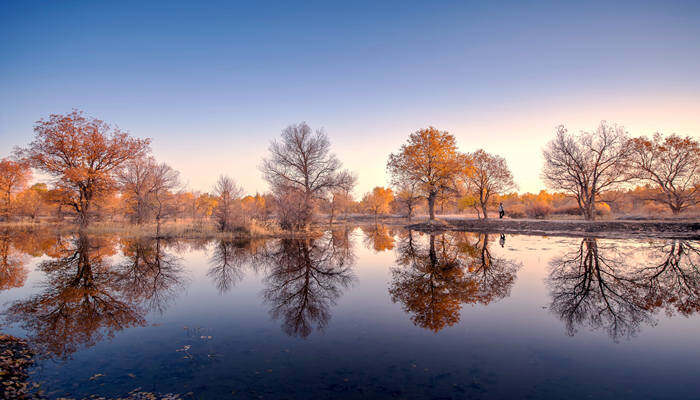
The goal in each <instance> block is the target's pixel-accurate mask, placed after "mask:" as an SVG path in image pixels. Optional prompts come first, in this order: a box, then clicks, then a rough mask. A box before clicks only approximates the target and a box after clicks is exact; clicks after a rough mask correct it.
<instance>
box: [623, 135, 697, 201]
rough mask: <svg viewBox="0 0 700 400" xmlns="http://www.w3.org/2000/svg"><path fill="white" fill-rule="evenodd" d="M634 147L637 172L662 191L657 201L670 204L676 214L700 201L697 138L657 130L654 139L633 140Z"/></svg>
mask: <svg viewBox="0 0 700 400" xmlns="http://www.w3.org/2000/svg"><path fill="white" fill-rule="evenodd" d="M630 148H631V149H632V157H631V159H630V166H631V168H633V169H634V171H635V175H636V176H637V177H638V178H639V179H641V180H643V181H646V182H651V183H653V184H655V185H656V186H657V187H658V188H659V190H660V191H661V193H660V195H659V196H656V197H654V199H653V200H656V201H658V202H660V203H662V204H666V205H667V206H668V207H669V208H670V209H671V212H673V213H674V214H679V213H680V212H682V211H683V210H685V209H687V208H688V207H692V206H694V205H696V204H698V203H700V196H698V189H699V188H700V144H698V141H697V140H695V139H693V138H691V137H689V136H686V137H680V136H676V135H671V136H668V137H666V138H664V137H663V136H662V135H661V134H660V133H656V134H655V135H654V137H653V138H652V139H651V140H650V139H648V138H647V137H644V136H642V137H638V138H634V139H632V140H630Z"/></svg>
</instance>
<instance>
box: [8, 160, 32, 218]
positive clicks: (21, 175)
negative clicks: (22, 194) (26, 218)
mask: <svg viewBox="0 0 700 400" xmlns="http://www.w3.org/2000/svg"><path fill="white" fill-rule="evenodd" d="M31 177H32V171H31V170H30V169H29V166H28V165H27V164H26V163H23V162H19V161H13V160H10V159H7V158H3V159H2V160H0V195H2V199H3V217H4V218H5V220H7V219H9V218H10V213H11V209H12V207H11V206H12V204H11V202H12V194H13V193H16V192H18V191H20V190H22V189H23V188H24V186H25V185H26V184H27V182H29V180H30V179H31Z"/></svg>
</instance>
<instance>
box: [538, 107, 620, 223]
mask: <svg viewBox="0 0 700 400" xmlns="http://www.w3.org/2000/svg"><path fill="white" fill-rule="evenodd" d="M627 140H628V139H627V133H626V132H625V130H624V128H623V127H621V126H617V125H609V124H607V123H606V122H605V121H603V122H601V123H600V125H599V126H598V128H597V129H596V130H595V131H594V132H581V133H580V134H578V135H572V134H570V133H568V131H567V129H566V128H565V127H564V126H563V125H560V126H558V127H557V132H556V137H555V138H554V140H552V141H551V142H549V143H548V144H547V146H546V147H545V148H544V150H543V152H542V154H543V156H544V160H545V163H544V168H543V170H542V178H543V179H544V181H545V183H546V184H547V186H548V187H550V188H552V189H556V190H562V191H565V192H567V193H569V194H571V195H573V196H574V197H575V198H576V201H577V203H578V208H579V210H580V212H581V214H583V216H584V217H585V218H586V219H587V220H593V219H595V204H596V202H598V201H599V200H600V199H599V197H600V195H601V193H603V192H604V191H605V190H610V189H614V188H616V187H618V186H619V185H620V184H622V183H623V182H627V181H629V179H630V178H631V176H630V175H629V174H628V171H627V160H628V158H629V156H630V147H629V146H628V144H627Z"/></svg>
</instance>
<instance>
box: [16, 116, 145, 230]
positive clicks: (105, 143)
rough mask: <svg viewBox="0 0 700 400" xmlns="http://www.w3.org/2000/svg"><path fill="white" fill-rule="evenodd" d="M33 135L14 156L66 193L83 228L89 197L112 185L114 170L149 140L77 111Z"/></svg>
mask: <svg viewBox="0 0 700 400" xmlns="http://www.w3.org/2000/svg"><path fill="white" fill-rule="evenodd" d="M34 133H35V137H34V141H33V142H31V143H30V144H29V146H27V147H26V148H23V149H19V151H18V154H19V155H20V156H22V157H25V158H26V159H27V160H28V161H29V163H30V165H31V166H32V167H34V168H37V169H39V170H41V171H43V172H45V173H47V174H49V175H51V176H53V177H54V178H55V185H56V186H57V187H59V188H63V189H65V190H66V191H67V192H68V193H69V194H70V196H71V197H70V203H71V206H72V207H73V208H74V209H75V211H76V212H77V214H78V220H79V222H80V224H81V225H82V226H85V225H87V224H88V221H89V211H90V206H91V205H92V202H93V199H94V198H95V197H96V196H98V195H100V194H101V193H105V192H109V191H110V190H113V189H114V188H115V187H116V180H115V176H114V175H115V173H116V171H117V170H118V169H119V167H121V166H122V165H123V164H124V163H125V162H127V161H129V160H133V159H135V158H138V157H142V156H143V155H144V154H146V153H147V152H148V151H149V149H150V148H149V143H150V140H149V139H136V138H132V137H131V136H129V134H128V133H126V132H124V131H122V130H120V129H118V128H115V127H112V126H110V125H109V124H107V123H105V122H103V121H100V120H98V119H95V118H92V117H87V116H85V115H83V112H82V111H77V110H74V111H73V112H71V113H68V114H66V115H60V114H52V115H50V116H49V117H48V118H47V119H41V120H39V121H38V122H37V123H36V125H35V126H34Z"/></svg>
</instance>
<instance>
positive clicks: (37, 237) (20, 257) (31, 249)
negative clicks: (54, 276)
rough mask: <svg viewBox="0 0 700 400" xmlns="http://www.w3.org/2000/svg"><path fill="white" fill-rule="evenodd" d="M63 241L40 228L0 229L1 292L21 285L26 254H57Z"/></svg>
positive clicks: (24, 272) (23, 277) (25, 270)
mask: <svg viewBox="0 0 700 400" xmlns="http://www.w3.org/2000/svg"><path fill="white" fill-rule="evenodd" d="M65 246H66V243H64V241H63V240H62V238H61V236H60V235H59V234H57V233H55V232H51V231H49V230H41V229H37V230H35V229H27V230H25V229H4V230H2V231H0V291H2V290H7V289H12V288H18V287H22V286H24V283H25V282H26V279H27V275H28V274H29V270H28V269H27V267H26V264H27V262H28V259H29V257H30V256H31V257H41V256H43V255H48V256H50V257H57V256H58V254H59V253H60V251H62V250H65Z"/></svg>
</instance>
